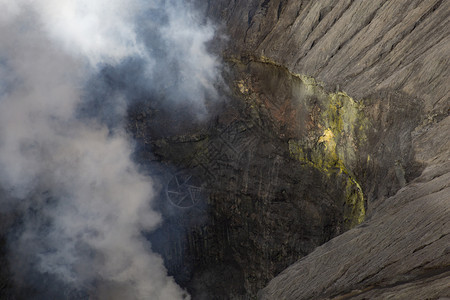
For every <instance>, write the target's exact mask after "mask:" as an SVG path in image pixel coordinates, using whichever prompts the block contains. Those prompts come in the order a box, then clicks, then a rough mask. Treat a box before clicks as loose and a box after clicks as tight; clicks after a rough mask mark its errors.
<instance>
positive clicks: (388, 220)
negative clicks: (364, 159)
mask: <svg viewBox="0 0 450 300" xmlns="http://www.w3.org/2000/svg"><path fill="white" fill-rule="evenodd" d="M448 132H450V118H446V119H445V120H443V121H441V122H440V123H438V124H437V125H435V126H432V128H429V129H427V130H426V132H422V133H420V134H419V135H418V136H417V137H416V139H415V142H416V145H417V148H416V149H417V156H418V157H420V158H422V159H424V161H425V162H426V163H427V164H428V166H427V167H426V168H425V170H424V171H423V172H422V175H421V176H419V177H418V178H416V179H415V180H414V181H413V182H411V183H410V184H408V185H407V186H406V187H404V188H402V189H401V190H399V191H398V193H397V194H396V195H395V196H393V197H391V198H389V199H386V200H385V201H383V202H382V203H380V204H379V205H378V206H377V207H376V208H373V210H372V212H371V215H370V217H369V218H368V220H366V221H365V222H364V223H363V224H361V225H360V226H358V227H356V228H354V229H352V230H350V231H348V232H346V233H344V234H342V235H341V236H339V237H337V238H335V239H333V240H331V241H330V242H328V243H326V244H324V245H323V246H321V247H319V248H317V249H316V250H315V251H314V252H312V253H311V254H310V255H308V256H307V257H305V258H303V259H302V260H300V261H299V262H297V263H295V264H294V265H292V266H291V267H289V268H288V269H286V270H285V271H283V272H282V273H281V274H280V275H278V276H277V277H276V278H275V279H273V280H272V281H271V282H270V284H269V285H268V286H267V287H266V288H265V289H263V290H262V291H261V294H260V296H261V299H312V298H314V299H319V298H339V299H349V298H352V299H374V298H388V296H395V297H396V299H400V298H401V299H408V298H409V299H412V298H413V299H425V298H427V299H435V298H438V297H439V296H441V297H443V296H449V295H450V285H449V284H448V283H449V282H450V203H449V202H450V161H449V159H448V157H449V156H450V141H449V139H448ZM430 137H431V138H430Z"/></svg>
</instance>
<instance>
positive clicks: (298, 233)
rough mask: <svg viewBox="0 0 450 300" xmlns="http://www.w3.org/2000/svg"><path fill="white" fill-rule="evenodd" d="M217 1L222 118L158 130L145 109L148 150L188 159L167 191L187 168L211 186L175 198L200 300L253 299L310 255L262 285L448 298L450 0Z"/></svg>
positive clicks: (173, 266)
mask: <svg viewBox="0 0 450 300" xmlns="http://www.w3.org/2000/svg"><path fill="white" fill-rule="evenodd" d="M204 8H205V10H206V11H207V13H208V15H210V16H214V17H215V18H216V20H219V21H220V22H222V24H223V30H224V31H225V32H226V34H227V35H228V37H229V38H228V39H227V41H226V46H225V50H224V52H223V56H224V60H225V61H226V64H227V65H228V68H229V70H230V71H229V72H228V73H227V75H226V76H225V77H226V82H227V85H228V88H227V89H225V90H224V91H223V93H224V95H226V96H225V98H227V99H228V100H227V102H226V104H224V106H223V107H221V108H220V109H218V111H220V113H218V115H217V117H216V118H215V119H214V120H212V121H211V122H210V123H209V124H208V125H206V126H205V125H203V126H198V127H196V128H191V129H190V131H185V130H181V131H178V132H172V133H168V134H166V135H164V136H160V137H159V138H153V139H152V140H147V141H145V139H146V137H148V136H153V137H154V136H155V134H154V133H153V134H148V133H150V132H151V131H152V129H151V128H153V126H154V124H153V125H152V124H151V122H150V121H149V120H148V119H149V118H145V117H138V116H139V114H141V113H142V108H139V109H137V112H136V114H135V115H133V114H132V117H131V120H132V122H131V127H132V128H136V129H135V130H133V131H134V133H135V135H136V136H137V137H138V139H139V137H141V138H140V139H141V142H142V145H143V146H142V149H144V150H143V151H142V153H141V155H142V156H141V159H142V160H145V159H150V158H149V157H150V155H149V154H146V153H147V152H146V150H145V149H150V147H151V149H152V151H153V153H156V157H153V158H151V159H156V160H161V161H164V162H166V163H168V164H170V165H171V166H177V167H176V168H174V171H173V172H172V174H169V175H167V176H166V177H167V178H166V179H165V181H166V182H168V183H167V184H166V186H169V188H168V190H169V192H168V193H166V198H165V199H168V202H169V203H173V199H172V198H173V197H172V196H171V191H170V189H171V188H170V186H171V185H172V186H173V184H171V183H170V182H173V180H174V179H173V178H174V177H176V178H178V179H179V180H181V181H184V180H185V179H186V178H188V179H189V180H191V179H190V178H192V177H191V176H193V177H195V178H197V179H196V180H197V182H198V183H197V185H195V186H196V187H201V190H202V191H203V192H202V195H203V196H202V197H198V198H195V197H194V198H195V199H193V200H192V201H191V202H192V204H194V202H195V203H196V204H195V205H191V204H189V205H188V206H189V207H188V208H187V209H186V207H185V208H184V209H185V210H183V212H181V213H180V212H179V211H178V212H174V210H173V209H172V208H170V209H167V212H166V214H167V215H168V216H169V217H168V220H169V221H167V222H166V223H167V224H166V226H163V228H162V229H161V232H162V233H161V234H160V235H159V236H162V235H164V234H163V232H165V233H166V235H168V236H170V232H171V229H170V228H172V227H173V224H174V223H176V224H178V225H179V227H177V228H183V230H182V233H177V234H176V235H173V233H172V237H173V236H176V238H175V239H174V240H175V241H176V242H173V241H172V242H169V241H168V242H166V243H161V244H160V245H159V246H158V245H156V246H155V247H157V248H158V247H159V251H160V253H162V255H163V256H164V257H165V258H166V261H167V265H168V268H169V270H170V271H171V272H172V274H174V275H175V276H176V277H178V281H179V282H180V283H181V284H182V285H183V286H186V287H187V288H188V289H189V291H190V292H191V293H192V295H193V296H194V298H196V299H197V298H198V299H203V298H204V299H213V298H218V299H222V298H253V297H256V294H257V291H258V290H259V289H261V288H262V287H264V286H265V285H266V283H267V282H268V281H269V280H270V279H271V278H273V277H274V276H275V275H277V274H278V273H279V272H280V271H281V270H282V269H284V268H285V267H287V266H288V265H290V264H291V263H293V262H294V261H296V260H297V259H299V258H302V257H303V258H302V259H301V260H300V261H299V262H297V263H295V264H293V265H292V266H291V267H289V268H288V269H286V270H285V271H283V272H282V273H281V274H280V275H279V276H277V277H275V279H273V280H272V281H271V282H270V284H269V285H268V286H267V287H266V288H264V289H262V290H261V291H260V293H259V296H260V297H261V298H263V299H302V298H304V299H310V298H339V299H341V298H342V299H347V298H353V297H354V298H356V299H359V298H361V299H363V298H364V299H366V298H376V297H379V298H383V297H388V296H390V295H395V296H396V297H400V298H402V297H403V298H404V297H409V296H411V295H412V296H417V295H421V297H422V295H423V297H428V298H433V297H434V298H437V297H440V296H449V290H448V288H447V286H446V284H445V283H446V282H448V280H449V252H448V244H449V242H450V240H449V235H448V233H449V227H450V226H449V203H450V191H449V186H448V185H449V181H450V180H449V170H450V165H449V164H448V160H449V157H450V153H449V151H450V150H449V149H450V145H449V139H448V132H449V129H450V128H449V117H448V114H449V89H448V82H449V64H448V54H449V42H450V40H449V35H448V29H447V28H448V27H449V26H448V25H449V24H448V23H449V15H450V5H449V3H448V2H446V1H437V0H436V1H406V0H405V1H370V2H369V1H367V2H363V1H340V0H335V1H332V0H330V1H283V0H278V1H277V0H275V1H267V0H266V1H262V0H261V1H258V0H254V1H215V2H214V3H212V2H210V3H208V5H205V6H204ZM147 111H148V112H149V113H151V111H152V108H149V109H148V110H147ZM156 119H157V118H156ZM161 119H164V118H163V117H161ZM194 127H195V126H194ZM151 159H150V160H151ZM174 174H175V176H174V177H173V175H174ZM177 174H179V175H177ZM177 176H179V177H177ZM180 178H181V179H180ZM183 178H184V179H183ZM178 179H177V180H178ZM199 203H200V204H199ZM201 203H203V205H201ZM175 206H176V205H175ZM169 211H170V212H169ZM175 211H177V210H176V209H175ZM192 219H196V220H201V221H199V222H194V224H193V223H192V221H189V220H192ZM170 220H172V221H170ZM363 220H365V221H364V222H363ZM361 222H363V223H361ZM360 223H361V224H360ZM180 224H182V225H180ZM358 224H360V225H358ZM355 226H356V227H355ZM354 227H355V228H354ZM351 228H353V229H351ZM349 229H351V230H349ZM180 230H181V229H180ZM347 230H349V231H347ZM172 231H173V230H172ZM344 232H345V233H344ZM157 235H158V234H157ZM330 239H331V241H329V240H330ZM327 241H329V242H328V243H327ZM323 243H325V244H324V245H323V246H321V247H319V248H317V249H316V247H317V246H319V245H321V244H323ZM173 244H177V245H179V246H178V247H175V248H177V249H178V250H176V251H174V247H173ZM314 249H316V250H314ZM308 254H309V255H308ZM305 255H307V256H305ZM180 256H183V259H182V260H180V259H179V258H180ZM180 274H184V275H183V276H181V275H180Z"/></svg>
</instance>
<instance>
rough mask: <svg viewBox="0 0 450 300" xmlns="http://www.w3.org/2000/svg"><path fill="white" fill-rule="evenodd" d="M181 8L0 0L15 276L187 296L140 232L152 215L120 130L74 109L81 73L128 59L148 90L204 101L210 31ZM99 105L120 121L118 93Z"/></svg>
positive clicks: (137, 295) (148, 193)
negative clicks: (15, 213)
mask: <svg viewBox="0 0 450 300" xmlns="http://www.w3.org/2000/svg"><path fill="white" fill-rule="evenodd" d="M182 5H183V4H182V2H181V1H144V0H131V1H130V0H127V1H125V0H77V1H75V0H34V1H33V0H0V10H1V11H2V14H1V15H0V38H1V41H2V42H1V43H0V190H2V191H3V193H2V195H1V196H0V197H2V198H0V201H1V202H2V203H1V205H0V209H5V208H8V209H11V208H14V209H16V210H19V212H20V214H21V215H22V218H23V225H22V226H21V228H20V230H19V231H18V232H19V234H17V237H16V238H15V239H11V243H10V245H9V246H10V248H11V251H12V252H14V253H15V255H14V256H13V259H11V266H10V267H11V269H12V270H13V272H14V273H15V275H16V278H18V280H19V281H24V280H25V281H26V280H27V278H29V276H28V275H27V273H29V272H37V273H39V274H47V275H48V276H53V277H52V278H57V280H59V281H61V282H62V283H63V284H64V285H65V286H67V287H69V288H72V289H75V290H82V291H85V292H86V293H88V294H90V296H92V297H94V298H103V299H181V298H183V297H185V295H184V292H183V291H182V289H181V288H179V287H178V286H177V285H176V284H175V283H174V281H173V279H172V278H170V277H168V276H167V274H166V273H167V272H166V270H165V268H164V266H163V262H162V259H161V258H160V257H159V256H158V255H156V254H154V253H152V252H151V249H150V245H149V244H148V242H147V240H146V239H145V238H144V237H143V236H142V232H143V231H148V230H152V229H153V228H155V227H156V226H157V225H158V223H159V222H160V216H159V215H158V214H157V213H156V212H155V211H153V210H152V208H151V199H152V198H153V197H154V196H155V195H154V194H155V193H154V190H153V188H152V184H151V179H150V178H149V177H146V176H144V175H142V174H140V173H139V171H138V170H137V166H136V165H135V164H134V163H133V162H132V160H131V159H130V156H131V153H132V148H131V146H130V141H129V140H128V138H127V136H126V134H125V133H124V131H123V129H121V127H122V126H120V124H119V125H118V124H115V126H114V127H107V126H106V125H104V124H102V122H101V120H97V119H95V118H94V119H93V118H80V116H79V115H78V112H79V110H78V107H79V106H80V105H81V104H82V102H83V96H85V94H86V90H85V89H84V86H85V84H86V80H87V79H88V78H92V77H93V76H95V74H96V72H98V71H99V70H100V69H101V68H102V67H103V66H106V65H108V66H112V67H114V66H118V65H120V64H123V62H124V61H126V60H127V59H138V60H139V61H140V62H142V63H143V64H144V72H143V75H145V76H144V77H145V78H142V81H143V82H144V83H145V84H146V85H148V86H149V90H159V89H164V88H166V89H168V90H170V92H169V91H167V98H168V101H170V100H171V99H173V101H190V102H192V103H196V105H197V107H198V109H199V110H200V111H201V110H202V109H203V108H204V106H203V102H204V101H205V97H207V95H214V93H215V92H214V89H213V88H212V84H213V83H214V82H216V81H217V80H218V79H219V75H218V66H219V64H218V62H217V60H216V59H215V58H214V57H213V56H211V55H210V54H208V53H207V51H206V48H205V47H206V46H205V43H206V42H207V41H209V40H210V39H211V38H212V35H213V33H214V31H213V29H212V27H210V26H206V25H202V24H200V22H199V21H198V16H197V15H195V14H194V12H193V10H192V9H191V8H187V7H182ZM155 16H158V17H159V19H156V21H155V19H154V17H155ZM151 18H153V19H151ZM174 80H175V82H174ZM171 86H172V88H170V87H171ZM174 98H176V99H174ZM103 101H104V102H105V103H106V104H107V105H110V106H113V107H118V108H119V109H118V111H119V115H118V118H117V123H120V122H121V121H122V117H123V116H124V114H125V112H126V109H125V108H126V102H127V99H126V98H125V96H124V95H114V96H111V97H110V98H108V99H103ZM31 269H33V271H30V270H31ZM27 276H28V277H27ZM25 284H32V283H25Z"/></svg>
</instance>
